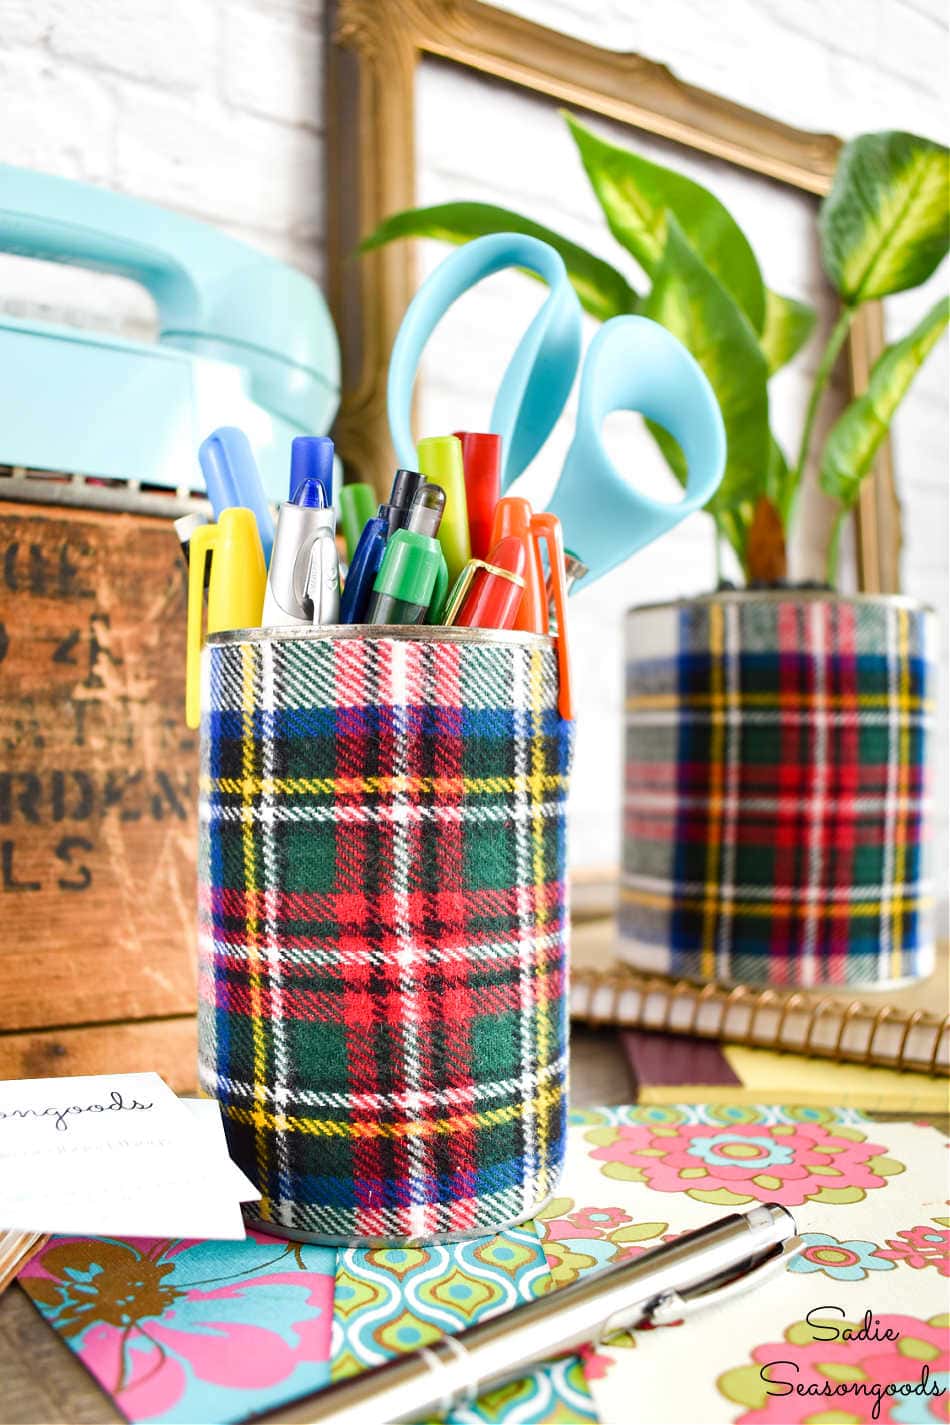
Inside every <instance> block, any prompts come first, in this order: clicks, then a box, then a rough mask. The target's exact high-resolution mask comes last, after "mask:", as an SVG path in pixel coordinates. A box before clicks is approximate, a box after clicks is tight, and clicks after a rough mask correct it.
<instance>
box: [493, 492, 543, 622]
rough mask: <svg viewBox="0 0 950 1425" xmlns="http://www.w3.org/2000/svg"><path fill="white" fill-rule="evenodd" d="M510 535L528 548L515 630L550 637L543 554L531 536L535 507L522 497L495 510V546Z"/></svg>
mask: <svg viewBox="0 0 950 1425" xmlns="http://www.w3.org/2000/svg"><path fill="white" fill-rule="evenodd" d="M506 535H514V536H515V537H516V538H517V539H519V540H520V541H521V543H522V545H523V547H524V552H525V565H524V585H525V587H524V598H523V599H522V600H521V607H520V608H519V610H518V613H517V616H516V618H515V622H514V624H513V627H514V628H517V629H519V630H520V631H521V632H522V633H547V631H548V593H547V589H546V588H545V587H544V570H543V568H542V565H541V551H540V549H539V547H538V543H537V540H536V539H535V538H534V536H533V535H532V533H531V506H530V505H529V504H528V501H527V500H523V499H521V497H520V496H518V495H506V496H505V497H504V499H502V500H499V501H498V504H497V505H496V506H495V518H494V521H493V523H492V544H493V545H497V543H498V541H499V540H500V539H504V538H505V536H506Z"/></svg>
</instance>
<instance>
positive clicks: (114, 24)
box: [0, 0, 950, 883]
mask: <svg viewBox="0 0 950 1425" xmlns="http://www.w3.org/2000/svg"><path fill="white" fill-rule="evenodd" d="M509 4H510V6H511V8H514V9H517V10H518V11H520V12H521V13H524V14H526V15H528V16H529V17H530V18H532V19H535V20H538V21H539V22H541V23H543V24H548V25H553V26H555V27H557V28H560V29H562V30H564V31H566V32H570V33H574V34H577V35H580V36H582V37H583V38H585V39H589V40H591V41H593V42H594V43H597V44H604V45H612V46H615V47H616V48H619V49H630V50H636V51H639V52H641V53H643V54H646V55H648V56H650V57H651V58H654V59H657V60H660V61H662V62H663V63H665V64H668V65H669V66H670V67H671V68H672V69H673V70H674V72H675V73H676V74H678V75H679V76H680V77H681V78H682V79H684V80H688V81H690V82H692V83H695V84H699V85H701V86H704V87H706V88H709V89H712V90H715V91H718V92H721V93H723V94H726V95H728V96H729V97H731V98H733V99H736V100H738V101H739V102H741V103H745V104H747V105H749V106H750V107H752V108H754V109H759V110H761V111H763V112H765V113H770V114H773V115H775V116H776V117H778V118H781V119H784V120H786V121H787V122H789V123H792V124H798V125H800V126H802V127H804V128H813V129H818V130H831V131H834V132H837V133H840V134H842V135H845V136H848V135H850V134H853V133H857V132H859V131H861V130H862V129H872V128H884V127H901V128H909V129H912V130H915V131H917V132H921V133H926V134H931V135H933V136H935V137H942V138H944V139H945V138H946V136H947V111H946V106H945V101H944V98H943V96H944V95H945V93H946V85H947V46H946V28H945V27H946V8H945V4H944V0H838V3H837V4H835V5H830V4H828V3H827V0H662V3H656V0H509ZM320 7H321V0H135V3H134V4H129V3H128V0H82V3H76V0H5V3H4V4H3V14H2V23H0V90H2V92H3V95H4V115H3V123H2V125H0V161H5V162H10V163H17V164H22V165H25V166H29V167H35V168H39V169H44V170H46V171H48V172H51V173H59V174H64V175H66V176H68V177H73V178H82V179H86V180H88V181H90V182H94V183H101V184H104V185H108V186H111V187H115V188H118V189H122V190H124V191H127V192H129V193H133V194H135V195H138V196H141V197H146V198H150V199H152V200H154V201H156V202H160V203H165V204H167V205H169V206H172V207H176V208H179V209H181V210H182V211H183V212H186V213H189V214H192V215H194V216H196V217H200V218H203V219H205V220H206V221H208V222H212V223H215V224H217V225H219V226H220V227H222V228H224V229H225V230H227V231H230V232H233V233H235V234H236V235H238V236H241V237H243V238H244V239H245V240H246V241H248V242H250V243H252V244H255V245H257V246H259V247H261V248H263V249H265V250H267V251H271V252H274V253H275V254H277V255H279V256H281V257H283V258H285V259H286V260H288V261H291V262H294V263H296V264H297V265H298V266H300V267H301V268H303V269H304V270H305V271H307V272H309V273H310V274H311V275H313V276H315V277H316V278H317V279H318V280H319V279H320V278H321V276H322V272H323V248H322V230H323V214H322V203H323V157H324V155H323V138H322V122H323V121H322V93H321V72H320V71H321V54H320V32H319V24H320V13H319V11H320ZM642 147H643V149H644V151H648V152H655V153H656V155H657V156H658V157H660V158H661V159H662V158H663V156H664V150H663V149H662V146H652V147H651V146H650V145H648V144H647V143H646V142H644V144H643V145H642ZM419 148H420V176H419V186H420V198H422V199H423V200H425V201H436V200H438V199H440V198H448V197H458V196H477V197H481V198H484V199H486V200H488V201H492V200H494V201H499V202H506V203H508V204H509V205H510V206H516V207H522V208H524V209H526V210H527V211H529V212H531V213H533V214H535V215H536V216H538V217H539V218H540V219H541V220H542V221H545V222H548V223H549V224H551V225H552V226H555V227H562V228H564V229H565V230H567V231H569V232H570V233H571V235H572V236H574V237H575V238H576V239H577V240H578V241H580V242H583V243H585V244H587V245H588V246H590V247H592V248H593V249H594V250H596V251H597V252H599V253H601V254H602V255H603V256H605V257H608V258H609V259H610V260H612V261H614V262H618V263H620V264H622V263H623V261H624V258H623V254H622V253H621V252H620V250H619V249H618V248H617V247H616V245H615V244H614V243H613V241H612V240H611V239H610V238H609V236H608V235H607V234H606V232H605V230H604V228H603V227H602V225H601V224H600V223H599V222H598V220H597V215H596V210H595V208H594V206H593V202H592V199H591V197H590V195H589V193H588V191H587V188H586V183H585V181H584V179H583V177H582V175H581V174H580V171H579V168H578V166H577V164H576V161H575V160H574V158H573V152H572V149H571V146H570V144H569V143H568V142H567V141H566V140H565V136H564V134H563V132H562V131H561V130H560V129H559V128H558V125H557V122H556V120H554V119H552V117H551V114H550V111H549V109H548V107H547V106H545V105H543V104H541V103H538V102H536V101H532V100H530V99H528V98H525V97H524V96H519V95H516V94H514V93H513V92H512V91H509V90H506V89H504V88H503V87H499V86H492V88H491V90H490V92H489V91H488V90H487V89H484V88H483V89H482V90H481V92H479V86H478V85H476V84H474V83H473V82H472V81H470V80H467V79H466V78H465V77H464V75H462V74H461V73H460V72H458V71H449V70H447V69H440V68H439V67H437V66H434V65H433V66H427V68H426V72H425V74H424V76H423V78H422V82H421V86H420V131H419ZM525 152H530V153H531V161H530V163H527V164H526V163H523V162H522V160H521V155H522V154H523V153H525ZM682 166H683V167H684V168H687V169H688V170H689V171H693V172H695V173H696V174H697V176H700V177H701V178H703V180H704V181H707V182H709V183H710V184H711V186H713V187H714V188H716V190H717V191H718V192H720V194H721V195H722V196H723V198H724V199H725V201H727V202H728V203H730V204H732V205H734V207H735V210H736V212H737V214H738V215H739V216H740V218H741V220H742V221H743V223H744V224H745V225H746V226H747V227H748V230H749V232H750V235H751V236H752V239H753V243H754V245H755V246H756V249H757V251H758V253H759V256H760V258H761V260H762V262H763V265H764V268H765V272H766V277H767V280H769V281H770V282H771V283H772V284H773V285H774V286H776V287H778V288H780V289H781V290H782V291H787V292H790V293H796V292H798V293H800V294H801V295H803V296H808V297H812V298H814V296H815V293H816V292H817V291H818V290H819V286H818V274H817V266H816V261H815V252H814V246H813V243H810V239H809V232H810V212H809V208H808V204H807V200H804V199H800V198H796V197H795V195H791V194H789V193H788V192H786V191H783V190H781V189H779V188H777V187H776V188H768V189H766V186H765V185H762V184H760V183H758V181H753V180H748V179H745V178H744V177H743V176H742V175H739V174H737V173H736V172H735V171H734V170H729V169H726V168H724V167H723V166H721V165H711V166H706V167H703V166H702V165H700V166H698V167H696V168H695V169H694V168H692V167H691V165H690V162H689V161H688V160H687V159H686V158H685V157H683V159H682ZM766 193H767V194H768V196H766ZM779 205H781V206H779ZM440 251H441V250H440V249H435V248H433V249H432V251H431V252H427V253H426V254H425V262H426V263H427V264H429V265H431V263H432V262H433V261H434V260H436V258H437V257H438V255H439V252H440ZM945 284H946V276H945V275H942V276H940V277H939V278H938V279H937V281H936V282H935V283H934V284H932V286H933V289H934V293H933V294H931V293H929V292H928V293H926V294H911V295H909V296H906V297H902V298H899V299H896V300H894V301H893V302H892V303H891V304H890V306H889V312H888V324H889V328H890V330H892V331H893V332H895V333H897V332H901V331H904V330H906V329H907V328H908V326H909V325H910V324H911V323H912V321H913V320H914V319H915V316H916V314H917V313H919V312H920V311H922V310H923V306H924V304H925V301H926V299H927V298H928V297H929V298H930V300H933V295H935V293H936V292H937V291H939V290H942V288H943V287H945ZM493 286H494V288H495V290H494V291H488V292H487V293H486V296H485V299H484V301H480V302H479V303H478V304H477V306H476V305H472V304H469V309H468V311H467V312H463V313H462V314H460V318H461V320H462V323H463V325H464V331H465V340H464V341H453V340H452V339H451V330H449V331H448V332H447V333H446V336H445V339H444V341H443V347H442V350H443V351H444V352H445V353H446V357H445V360H444V361H439V359H438V358H436V359H435V360H434V361H433V362H432V363H431V364H430V365H431V369H432V371H433V373H436V372H438V373H439V374H438V376H437V378H435V379H433V380H431V381H430V383H429V385H428V388H427V390H426V392H425V401H426V408H425V409H426V411H427V413H428V421H427V423H428V424H429V425H430V426H431V427H432V428H433V429H440V428H443V427H448V428H451V426H453V425H456V424H458V423H459V420H458V417H459V411H460V406H461V405H462V404H463V403H464V406H465V409H466V410H469V409H471V410H472V411H473V419H474V416H475V413H476V412H477V411H479V410H481V411H482V412H484V410H485V408H486V403H487V400H488V395H489V393H490V390H491V387H492V380H493V378H495V377H497V374H498V373H499V371H500V369H501V367H500V358H499V356H498V350H499V347H500V346H502V345H503V344H504V340H505V337H506V335H510V336H512V337H513V334H514V332H515V330H516V329H520V328H519V323H521V324H523V322H524V321H525V320H526V317H527V314H528V313H529V312H530V310H531V309H532V307H533V304H534V303H535V302H536V300H537V294H536V292H534V291H533V290H532V289H531V288H530V287H529V285H528V284H527V283H526V282H524V281H523V280H520V279H518V278H517V277H513V276H512V277H501V278H498V279H495V280H494V284H493ZM0 306H2V307H3V308H4V309H5V310H8V311H13V312H15V313H16V314H17V315H25V314H28V313H34V314H45V315H49V316H52V317H56V318H58V319H60V320H67V321H70V322H74V323H76V324H89V325H94V326H106V327H109V328H111V329H120V330H126V331H129V332H130V333H134V334H136V335H140V334H142V333H144V332H146V331H147V330H148V329H149V327H150V325H152V316H153V314H152V311H151V304H150V302H149V301H148V299H147V298H146V297H145V296H144V294H143V293H141V292H140V291H139V290H138V289H137V288H135V287H133V286H132V284H130V283H127V282H124V281H121V280H120V279H115V278H99V277H92V276H91V275H90V274H85V273H74V272H70V271H68V270H63V269H56V268H53V269H50V268H49V267H47V266H46V265H45V264H43V265H41V264H24V263H23V262H21V261H18V260H14V259H9V258H3V259H0ZM458 330H462V327H461V326H460V327H459V328H458ZM443 372H444V374H442V373H443ZM781 383H782V389H781V391H780V393H779V397H778V404H779V407H780V409H779V413H778V416H777V422H778V424H779V426H780V427H782V428H784V429H785V430H786V431H787V433H788V434H789V435H790V434H791V432H792V431H793V430H794V428H795V424H796V420H797V412H798V409H799V408H800V404H801V401H802V398H803V391H804V386H805V374H804V372H803V371H802V370H797V371H790V372H788V373H786V374H785V375H783V377H782V378H781ZM946 384H947V364H946V352H945V351H944V352H941V353H940V354H939V355H937V356H935V357H934V358H932V359H931V363H930V366H929V367H928V369H927V371H926V372H925V373H924V374H923V376H922V377H921V378H920V381H919V383H918V385H917V387H916V388H915V390H914V392H913V394H912V397H911V398H910V400H909V401H908V402H907V404H906V406H905V408H904V410H903V411H902V413H901V415H900V417H899V419H898V422H897V427H896V432H895V446H896V455H897V464H898V470H899V475H900V484H901V492H902V495H903V497H904V502H905V533H906V541H907V542H906V549H905V559H904V581H905V587H906V589H907V590H908V592H910V593H912V594H918V595H920V596H921V597H925V598H928V599H930V600H931V601H932V602H934V603H936V604H937V605H938V606H939V607H940V609H941V612H942V614H943V616H944V625H943V634H942V639H943V643H942V646H943V668H944V690H943V702H942V712H941V728H942V727H943V726H944V724H945V709H946V697H945V672H946V666H947V644H946V638H947V632H946V629H947V623H946V604H947V552H946V551H947V544H946V530H947V484H946V468H945V467H946V451H947V419H946V400H945V392H946ZM479 401H481V403H482V404H481V406H479ZM624 429H625V430H626V432H627V433H626V434H624V431H623V430H621V431H617V432H611V435H612V438H613V439H614V440H615V442H616V444H615V448H616V449H617V450H618V451H619V450H621V448H622V447H623V445H624V444H625V443H629V442H630V441H631V440H632V439H636V437H631V435H630V433H629V429H628V428H624ZM568 434H569V431H568V430H567V428H563V429H562V430H560V431H559V432H557V433H556V436H555V438H554V439H553V440H552V450H551V452H549V453H548V455H547V456H546V458H545V461H543V462H542V463H541V467H540V468H539V469H538V471H536V472H534V473H533V475H532V477H531V478H532V481H533V483H534V486H535V487H536V488H537V489H539V490H540V489H542V488H543V487H544V485H545V483H546V482H547V483H548V484H549V483H550V480H551V479H552V478H553V472H554V471H555V470H556V469H557V468H558V465H559V461H560V458H561V457H562V456H563V452H564V450H565V449H566V438H567V435H568ZM634 449H635V452H636V461H637V468H638V470H641V471H642V472H643V477H644V478H646V477H647V476H648V475H651V474H652V475H656V474H657V473H658V472H659V468H660V467H659V465H658V463H657V461H656V459H655V457H654V455H653V452H652V449H651V448H650V447H649V445H648V444H644V443H642V442H639V441H638V443H637V444H636V445H635V447H634ZM706 524H707V522H706V521H705V519H704V518H703V517H701V516H698V517H695V518H694V519H692V520H690V521H689V522H687V524H685V525H684V526H682V527H681V529H680V531H679V532H678V533H677V535H676V536H675V537H672V538H670V539H669V540H667V541H666V542H665V543H664V544H663V545H661V546H655V547H654V548H652V549H649V550H647V551H645V552H644V553H643V554H642V555H641V556H639V557H638V559H637V560H636V562H635V563H634V564H633V565H631V566H630V567H629V568H628V569H626V570H621V571H618V572H617V573H615V574H614V575H612V576H610V577H609V578H607V579H605V580H603V581H602V582H601V584H600V585H598V586H596V587H595V589H594V590H592V591H591V593H590V594H589V595H587V596H586V597H585V598H583V599H578V600H577V601H576V603H575V605H574V608H573V613H572V617H573V619H574V640H573V641H574V648H575V655H576V663H577V677H578V682H579V684H580V686H581V697H582V715H583V722H582V729H581V736H580V740H579V745H578V759H577V777H576V782H575V785H576V792H575V797H574V820H575V824H574V853H575V859H577V860H578V861H579V862H580V863H586V864H596V863H602V862H605V861H609V860H612V859H614V858H615V857H616V854H617V832H616V827H617V819H618V804H619V734H618V732H617V713H618V708H619V697H620V657H619V636H618V634H619V614H620V611H621V610H622V609H623V608H624V607H625V606H626V605H627V604H628V603H630V602H632V601H634V600H636V599H638V598H646V597H656V598H660V597H667V596H671V595H673V594H676V593H683V594H686V593H690V592H693V591H697V590H701V589H703V588H707V587H709V585H710V583H711V581H712V579H713V564H712V555H711V544H710V540H709V535H708V529H707V528H706ZM940 744H941V764H940V782H939V786H938V797H937V803H938V807H939V808H940V831H941V836H940V843H939V852H938V860H939V866H940V868H941V882H942V883H944V882H945V876H944V874H943V873H944V871H945V867H946V825H947V807H948V805H950V794H948V791H947V786H946V760H945V757H944V756H943V752H944V750H945V738H944V737H943V736H941V738H940Z"/></svg>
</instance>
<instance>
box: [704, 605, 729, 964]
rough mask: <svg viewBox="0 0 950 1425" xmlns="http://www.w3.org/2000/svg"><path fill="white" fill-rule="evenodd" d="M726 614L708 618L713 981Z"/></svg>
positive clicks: (707, 897)
mask: <svg viewBox="0 0 950 1425" xmlns="http://www.w3.org/2000/svg"><path fill="white" fill-rule="evenodd" d="M724 626H725V614H724V611H723V608H722V606H721V605H720V604H714V605H713V607H712V608H711V610H710V617H709V646H710V653H711V654H712V657H711V659H710V673H709V676H710V682H711V684H712V688H711V692H710V697H709V706H710V707H711V708H712V710H713V716H712V718H711V719H710V732H709V805H708V814H707V818H706V889H705V894H704V896H703V905H702V914H703V928H702V941H701V946H700V951H701V961H700V965H701V971H702V974H703V976H704V977H708V978H709V979H712V977H713V975H714V974H715V971H716V918H717V915H718V911H719V905H720V893H719V843H720V835H719V833H720V827H721V823H722V792H723V779H724V777H725V767H724V765H723V750H724V745H725V731H726V727H725V716H724V714H725V710H726V700H725V698H724V697H723V676H722V675H723V661H722V659H723V629H724Z"/></svg>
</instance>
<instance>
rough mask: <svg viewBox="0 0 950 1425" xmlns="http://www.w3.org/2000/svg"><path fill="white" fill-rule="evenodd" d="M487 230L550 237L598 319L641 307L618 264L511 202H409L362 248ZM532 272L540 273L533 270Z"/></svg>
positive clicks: (458, 239) (461, 238) (461, 237)
mask: <svg viewBox="0 0 950 1425" xmlns="http://www.w3.org/2000/svg"><path fill="white" fill-rule="evenodd" d="M486 233H525V234H527V236H528V237H536V238H540V239H541V241H542V242H546V243H550V245H551V246H552V247H553V248H555V249H556V251H557V252H559V253H560V254H561V257H562V258H563V259H564V265H565V267H566V268H567V275H568V277H569V278H570V280H571V285H572V286H573V288H574V290H575V292H576V293H577V295H578V297H579V298H580V301H581V305H582V307H583V308H584V310H585V311H587V312H590V314H591V316H592V317H596V318H597V319H598V321H601V322H605V321H607V319H608V318H609V317H617V316H622V315H624V314H626V313H629V312H633V311H635V310H636V306H637V294H636V292H635V291H634V290H633V288H632V287H631V286H630V283H629V282H628V281H627V279H626V278H625V277H624V275H623V273H621V272H618V271H617V269H616V267H611V265H610V263H609V262H604V261H603V259H602V258H599V257H595V256H594V254H593V253H592V252H588V251H587V249H586V248H583V247H579V246H578V245H577V243H575V242H569V241H568V239H567V238H565V237H561V235H560V233H556V232H552V230H551V229H550V228H546V227H544V226H543V225H542V224H541V223H535V222H532V220H531V219H530V218H525V217H523V216H522V215H521V214H520V213H514V212H512V211H511V210H510V209H509V208H497V207H495V205H494V204H493V203H440V204H438V205H437V206H436V207H434V208H407V209H406V210H405V211H404V212H402V213H393V214H392V215H391V216H390V217H388V218H384V219H383V221H382V222H381V223H380V225H379V227H378V228H377V229H376V231H375V232H372V233H370V235H369V237H367V238H364V239H363V241H362V242H361V243H360V251H361V252H369V251H371V250H372V249H373V248H375V247H383V246H384V245H385V244H386V243H389V242H395V241H396V239H397V238H418V237H425V238H438V239H439V240H440V241H441V242H452V243H462V242H468V241H469V239H470V238H477V237H484V236H485V235H486ZM529 276H531V277H534V276H536V274H535V273H533V272H532V273H529ZM539 280H540V279H539Z"/></svg>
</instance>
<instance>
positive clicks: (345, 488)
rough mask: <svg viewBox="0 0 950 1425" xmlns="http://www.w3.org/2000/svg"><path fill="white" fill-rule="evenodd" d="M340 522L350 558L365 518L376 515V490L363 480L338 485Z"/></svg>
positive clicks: (358, 539) (368, 518)
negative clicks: (351, 483)
mask: <svg viewBox="0 0 950 1425" xmlns="http://www.w3.org/2000/svg"><path fill="white" fill-rule="evenodd" d="M339 500H340V524H341V525H342V527H343V538H344V539H345V540H346V557H347V559H352V558H353V555H354V554H355V553H356V546H357V545H358V544H359V542H360V535H361V534H362V532H363V526H364V525H365V524H366V521H367V520H371V519H373V518H374V517H375V515H376V492H375V491H374V489H373V487H372V485H368V484H367V483H366V481H365V480H359V481H357V482H356V483H355V484H353V485H341V486H340V494H339Z"/></svg>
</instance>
